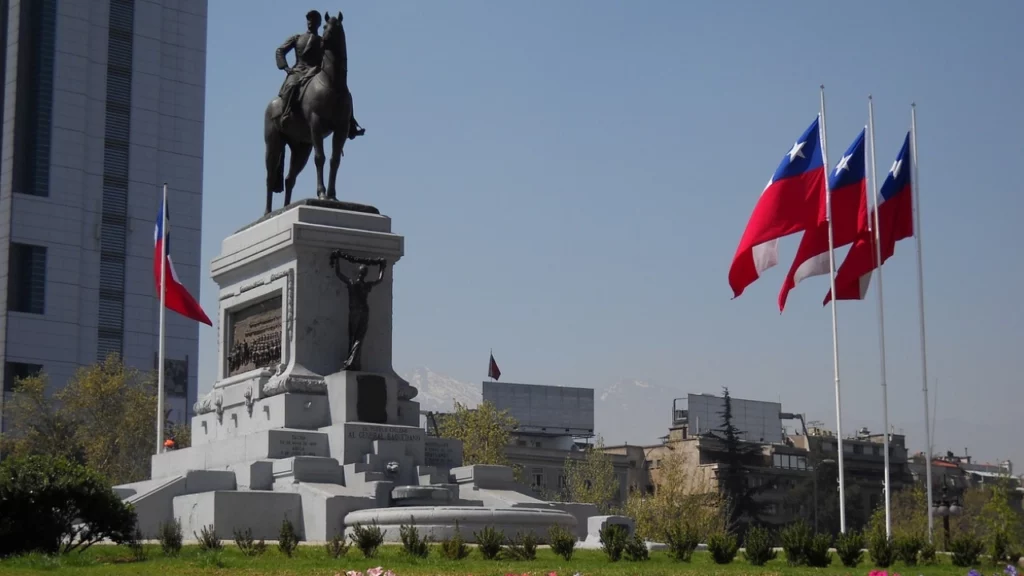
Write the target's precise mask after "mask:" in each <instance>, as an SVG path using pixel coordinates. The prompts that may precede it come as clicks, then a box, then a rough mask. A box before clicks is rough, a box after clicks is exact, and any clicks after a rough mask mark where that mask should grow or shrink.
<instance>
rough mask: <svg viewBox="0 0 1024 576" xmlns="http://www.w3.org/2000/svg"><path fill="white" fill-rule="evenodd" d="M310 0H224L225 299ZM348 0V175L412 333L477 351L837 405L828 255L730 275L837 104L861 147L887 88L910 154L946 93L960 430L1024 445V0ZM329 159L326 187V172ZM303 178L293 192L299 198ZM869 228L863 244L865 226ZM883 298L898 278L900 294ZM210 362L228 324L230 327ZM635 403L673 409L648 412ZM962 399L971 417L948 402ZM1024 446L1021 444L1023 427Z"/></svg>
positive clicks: (213, 189)
mask: <svg viewBox="0 0 1024 576" xmlns="http://www.w3.org/2000/svg"><path fill="white" fill-rule="evenodd" d="M282 5H285V7H284V8H282V7H281V6H282ZM311 7H314V6H313V5H312V4H309V3H301V2H283V1H281V0H276V1H270V0H250V1H249V2H245V3H239V2H226V1H223V0H212V1H211V2H210V7H209V30H208V34H209V42H208V64H207V102H206V143H205V158H206V159H205V182H204V217H203V256H202V258H203V265H204V269H203V277H204V278H205V280H204V281H203V285H202V304H203V306H204V307H205V308H206V310H208V311H210V313H211V315H212V314H213V312H215V311H216V309H217V291H216V286H215V284H214V283H213V282H212V281H211V280H209V262H210V260H211V259H212V258H213V257H214V256H216V255H217V253H218V252H219V250H220V242H221V240H222V239H223V238H224V237H225V236H227V235H228V234H230V233H231V232H233V231H234V230H236V229H237V228H239V227H240V226H242V225H244V224H246V223H248V222H250V221H251V220H253V219H255V218H257V217H259V216H261V215H262V212H263V203H264V189H265V188H264V179H265V174H264V168H263V152H264V150H263V139H262V126H263V121H262V117H263V110H264V108H265V106H266V104H267V102H268V101H269V99H270V98H271V97H273V96H274V95H275V94H276V92H277V90H278V88H279V86H280V84H281V81H282V78H283V74H282V73H281V72H278V71H277V70H276V67H275V65H274V49H275V48H276V47H277V46H278V45H279V44H280V43H281V42H283V41H284V40H285V39H286V38H287V37H288V36H289V35H291V34H294V33H298V32H300V31H302V30H303V28H304V17H303V16H304V14H305V12H306V10H307V9H309V8H311ZM316 8H318V9H320V10H323V9H329V10H330V11H332V12H334V11H336V10H339V9H340V10H343V11H344V14H345V25H346V31H347V34H348V47H349V64H350V74H349V83H350V86H351V88H352V91H353V94H354V98H355V109H356V113H357V117H358V119H359V121H360V122H361V123H362V124H363V126H364V127H366V128H367V135H366V136H365V137H363V138H360V139H358V140H355V141H354V142H351V143H349V145H348V146H347V148H346V156H345V158H344V159H343V161H342V166H341V174H340V176H339V182H340V191H339V195H340V196H341V197H342V198H343V199H347V200H353V201H357V202H365V203H370V204H374V205H376V206H378V207H379V208H381V210H382V211H383V212H384V213H386V214H388V215H389V216H391V217H392V219H393V225H394V230H395V231H396V232H397V233H400V234H403V235H404V236H405V237H406V255H405V257H404V258H403V259H402V260H401V261H400V262H399V263H398V265H397V266H396V268H395V291H394V299H395V304H394V313H395V317H394V334H395V336H394V357H395V367H396V369H398V370H399V371H403V370H407V369H410V368H413V367H416V366H421V365H426V366H429V367H431V368H432V369H433V370H435V371H438V372H442V373H445V374H448V375H450V376H453V377H455V378H459V379H462V380H471V381H480V380H481V379H483V378H484V377H485V376H486V368H487V354H488V350H489V348H492V347H493V349H494V353H495V356H496V358H497V360H498V362H499V364H500V366H501V369H502V372H503V380H504V379H508V380H510V381H516V382H530V383H543V384H562V385H570V386H588V387H598V388H600V387H604V386H607V385H608V384H611V383H612V382H615V381H617V380H619V379H622V378H639V379H644V380H650V381H653V382H656V383H658V384H659V385H661V386H667V387H671V388H674V389H677V390H678V391H679V392H680V393H685V392H719V391H720V390H721V387H722V386H729V388H730V389H731V391H732V392H733V394H734V395H736V396H741V397H746V398H756V399H765V400H778V399H780V398H781V400H782V402H783V405H784V408H785V409H787V410H792V411H796V412H806V413H807V414H808V417H809V418H811V419H820V420H823V421H825V422H826V423H827V424H828V425H829V426H830V427H831V426H833V425H834V422H835V408H834V396H833V384H832V357H831V346H832V342H831V337H830V315H829V313H828V309H827V308H823V307H822V306H821V300H822V297H823V296H824V295H825V293H826V291H827V284H828V280H827V277H825V276H821V277H816V278H812V279H810V280H807V281H805V282H804V283H802V284H800V285H799V286H798V287H797V288H796V289H795V290H794V291H793V292H792V294H791V295H790V300H789V304H788V307H787V310H786V313H785V314H784V315H781V316H780V315H779V313H778V308H777V306H776V303H775V299H776V295H777V293H778V290H779V287H780V285H781V283H782V280H783V277H784V275H785V269H786V268H787V267H788V264H789V261H790V259H791V258H792V256H793V254H794V252H795V249H796V242H797V238H796V237H792V238H789V239H787V240H786V241H784V242H783V245H782V248H781V256H780V259H781V262H780V265H779V266H778V267H776V268H774V269H772V270H771V271H769V272H768V274H767V276H766V277H764V278H762V279H761V280H759V281H758V282H757V283H756V284H754V285H753V286H751V287H750V288H749V289H748V290H747V292H746V293H744V294H743V296H741V297H740V298H739V299H737V300H731V299H730V298H731V291H730V289H729V286H728V283H727V270H728V267H729V263H730V260H731V258H732V255H733V252H734V250H735V249H736V244H737V242H738V241H739V238H740V234H741V233H742V231H743V227H744V225H745V223H746V221H747V218H748V216H749V214H750V211H751V209H752V208H753V206H754V202H755V200H756V198H757V196H758V194H759V193H760V192H761V190H762V188H763V187H764V185H765V183H766V182H767V181H768V178H769V177H770V176H771V174H772V172H773V171H774V170H775V167H776V166H777V164H778V162H779V160H780V159H781V157H782V155H783V154H784V153H785V152H786V151H787V150H789V148H790V146H791V145H792V144H793V141H794V140H795V139H796V138H797V137H798V136H799V135H800V134H801V132H802V131H803V130H804V129H805V128H806V127H807V125H808V124H809V123H810V122H811V120H813V118H814V115H815V114H816V113H817V111H818V85H819V84H822V83H823V84H825V85H826V90H827V92H826V94H827V104H828V108H827V128H828V142H829V151H830V153H831V160H832V162H833V163H834V162H835V161H836V160H837V158H838V155H839V154H840V153H841V152H842V150H844V149H845V148H846V147H847V146H848V145H849V143H850V142H851V141H852V139H853V138H854V137H855V136H856V134H857V132H858V131H859V130H860V129H861V128H862V127H863V126H864V124H865V123H866V121H867V100H866V97H867V95H868V94H869V93H872V94H874V97H875V103H876V105H875V121H876V127H877V133H878V143H877V145H878V165H879V171H880V173H881V174H880V176H884V174H885V171H886V170H887V169H888V167H889V165H890V164H891V163H892V160H893V159H894V158H895V155H896V153H897V151H898V149H899V146H900V144H901V143H902V139H903V136H904V134H905V133H906V131H907V129H908V127H909V120H910V108H909V104H910V102H911V101H916V102H917V103H918V125H919V126H918V127H919V149H920V180H921V192H922V198H923V201H922V204H923V230H924V242H925V246H924V250H925V290H926V303H927V313H928V316H927V322H928V345H929V364H930V374H931V375H932V376H934V377H935V378H936V379H937V380H938V382H939V398H938V401H939V407H938V411H939V414H940V418H946V419H954V420H955V421H957V422H959V423H960V424H950V425H949V427H951V428H953V429H949V430H945V431H943V430H940V431H939V445H938V446H937V447H938V448H940V449H942V450H944V449H946V448H947V447H948V448H950V449H953V450H956V451H957V452H961V451H962V448H963V444H961V442H960V439H959V438H958V436H959V434H961V432H959V431H958V430H957V429H955V428H956V427H957V426H960V427H964V426H971V427H974V426H977V427H978V429H982V428H984V429H986V430H991V431H992V433H993V434H994V433H1000V434H1004V435H1006V437H1004V438H1003V439H1002V440H1001V442H1000V443H999V444H998V447H990V448H985V447H983V446H977V445H973V446H971V449H972V452H975V453H982V454H984V455H986V456H988V457H991V458H995V457H1006V456H1010V457H1016V459H1017V460H1022V459H1024V449H1022V448H1020V447H1017V446H1015V444H1014V443H1013V442H1012V441H1007V440H1008V439H1009V436H1010V435H1011V434H1012V435H1016V436H1019V430H1018V427H1019V422H1020V417H1019V416H1018V413H1019V410H1020V407H1021V406H1024V402H1022V400H1024V392H1022V388H1021V377H1020V374H1021V364H1022V358H1024V354H1022V353H1021V344H1022V342H1024V339H1022V336H1024V318H1022V313H1021V305H1020V300H1019V298H1018V296H1017V292H1018V291H1019V289H1020V286H1021V284H1022V280H1024V271H1022V268H1021V266H1020V264H1019V263H1018V260H1019V257H1018V253H1019V244H1020V240H1019V239H1018V236H1017V234H1016V232H1017V231H1019V230H1020V228H1021V224H1020V218H1021V214H1024V199H1022V197H1021V194H1020V188H1019V184H1015V182H1019V181H1020V179H1019V177H1018V170H1017V168H1018V167H1019V166H1020V165H1021V159H1020V158H1021V152H1022V149H1021V144H1020V134H1021V133H1022V132H1024V111H1022V107H1021V104H1020V102H1021V96H1022V94H1024V79H1022V78H1024V76H1022V74H1021V71H1022V70H1024V62H1022V55H1024V36H1022V35H1021V34H1020V31H1019V26H1020V23H1021V22H1024V4H1021V3H1020V2H1015V1H1012V0H1004V1H987V2H977V3H971V4H968V3H964V2H953V1H948V0H947V1H936V2H865V3H862V4H851V3H830V2H757V1H743V2H709V1H701V2H696V1H695V2H675V1H668V0H665V1H657V2H655V1H650V2H626V1H620V2H611V1H603V0H602V1H584V0H565V1H560V2H543V1H539V0H529V1H518V2H480V1H477V0H458V1H456V0H450V1H443V2H440V1H439V2H421V1H418V0H401V1H399V0H393V1H389V2H344V3H338V2H335V1H331V2H324V3H323V4H322V5H321V6H316ZM314 175H315V171H314V169H313V164H312V161H310V164H309V166H308V167H307V169H306V171H305V172H304V173H303V174H302V176H301V178H300V180H299V183H298V186H297V190H296V192H297V196H298V197H307V196H311V195H313V194H314V193H315V180H314ZM275 201H276V202H278V203H279V202H280V201H281V197H280V196H278V197H277V198H275ZM840 256H841V253H840ZM916 294H917V287H916V269H915V258H914V244H913V241H911V240H906V241H903V242H902V243H900V244H899V245H898V246H897V249H896V255H895V256H894V257H893V258H892V259H891V260H890V261H889V262H887V263H886V267H885V302H886V327H887V339H888V352H889V363H888V366H889V384H890V406H891V421H892V424H893V425H894V426H896V427H897V428H904V429H905V430H906V432H907V434H908V435H910V436H911V443H912V444H914V445H915V446H916V447H918V448H920V447H922V446H923V429H922V428H921V420H922V418H923V415H922V413H923V411H922V408H921V392H920V388H921V378H920V367H919V355H918V354H919V353H918V349H919V348H918V346H919V344H918V342H919V340H918V323H917V299H916ZM871 298H874V293H872V296H871ZM839 323H840V353H841V376H842V383H843V393H844V398H843V404H844V428H845V429H846V431H852V430H853V428H854V427H855V426H858V427H859V426H862V425H867V426H870V427H873V428H874V429H878V428H880V426H881V417H880V415H879V409H880V397H881V396H880V388H879V376H878V340H877V319H876V312H875V302H874V301H873V300H868V301H865V302H859V303H857V302H843V303H841V304H840V310H839ZM201 350H202V352H201V354H200V391H201V392H205V391H206V390H208V389H209V387H210V385H211V382H212V379H213V377H214V371H215V370H214V367H215V355H216V331H215V329H212V328H207V327H203V328H202V329H201ZM624 417H625V418H649V417H659V418H660V417H662V415H661V414H658V415H656V416H653V415H641V414H628V415H624ZM940 425H941V426H945V424H942V423H941V422H940ZM1014 450H1016V452H1014Z"/></svg>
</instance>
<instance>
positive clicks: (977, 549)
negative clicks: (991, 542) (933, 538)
mask: <svg viewBox="0 0 1024 576" xmlns="http://www.w3.org/2000/svg"><path fill="white" fill-rule="evenodd" d="M984 549H985V545H984V544H982V542H981V540H980V539H978V537H977V536H975V535H973V534H970V533H962V534H960V535H959V536H957V537H956V538H953V541H952V542H950V543H949V550H950V552H952V553H953V566H959V567H961V568H967V567H969V566H973V565H975V564H977V563H978V556H980V555H981V551H982V550H984Z"/></svg>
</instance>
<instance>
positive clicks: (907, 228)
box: [824, 133, 914, 304]
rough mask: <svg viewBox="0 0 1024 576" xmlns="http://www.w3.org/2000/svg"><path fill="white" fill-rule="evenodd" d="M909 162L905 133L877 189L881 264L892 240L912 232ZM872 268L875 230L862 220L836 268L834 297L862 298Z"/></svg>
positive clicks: (828, 296) (828, 297) (827, 298)
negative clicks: (887, 172) (869, 228)
mask: <svg viewBox="0 0 1024 576" xmlns="http://www.w3.org/2000/svg"><path fill="white" fill-rule="evenodd" d="M912 162H913V161H912V159H911V157H910V133H907V137H906V138H904V139H903V147H902V148H900V153H899V155H897V156H896V161H895V162H893V164H892V168H890V169H889V175H888V176H886V178H885V182H883V183H882V190H881V192H880V193H879V196H880V198H879V199H878V202H879V204H878V235H879V246H880V247H881V252H882V264H884V263H885V261H886V260H888V259H889V257H890V256H892V255H893V253H895V252H896V242H899V241H900V240H903V239H904V238H910V237H912V236H913V235H914V194H913V191H912V189H911V188H912V186H911V184H912V182H911V173H912V172H913V166H912ZM872 224H873V222H872ZM872 228H873V226H872ZM875 268H876V262H875V233H874V232H873V231H871V230H868V229H867V226H866V222H865V226H864V227H863V229H862V230H861V232H860V235H859V237H858V239H857V241H856V242H855V243H854V244H853V246H852V247H851V248H850V252H849V253H848V254H847V255H846V258H845V259H844V260H843V264H842V266H840V267H839V271H838V272H836V300H863V299H864V296H865V294H866V293H867V290H868V284H869V282H870V281H871V272H872V271H873V270H874V269H875ZM831 299H832V293H831V292H829V293H828V294H826V295H825V302H824V303H825V304H828V303H829V301H830V300H831Z"/></svg>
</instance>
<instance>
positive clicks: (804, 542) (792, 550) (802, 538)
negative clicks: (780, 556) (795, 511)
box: [779, 521, 814, 566]
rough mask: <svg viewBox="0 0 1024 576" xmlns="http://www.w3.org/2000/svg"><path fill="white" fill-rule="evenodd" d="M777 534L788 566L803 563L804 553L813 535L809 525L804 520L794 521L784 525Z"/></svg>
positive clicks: (804, 559)
mask: <svg viewBox="0 0 1024 576" xmlns="http://www.w3.org/2000/svg"><path fill="white" fill-rule="evenodd" d="M779 536H780V539H781V540H782V550H783V551H784V552H785V553H786V562H788V563H789V565H790V566H799V565H801V564H803V563H805V562H806V558H805V554H806V553H807V548H808V547H810V545H811V538H812V537H813V536H814V534H813V532H811V527H810V526H808V525H807V523H806V522H803V521H800V522H796V523H794V524H790V525H789V526H786V528H784V529H783V530H782V533H781V534H780V535H779Z"/></svg>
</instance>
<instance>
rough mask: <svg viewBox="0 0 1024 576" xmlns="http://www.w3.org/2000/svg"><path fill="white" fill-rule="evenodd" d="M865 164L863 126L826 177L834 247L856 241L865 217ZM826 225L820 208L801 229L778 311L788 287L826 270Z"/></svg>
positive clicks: (788, 289)
mask: <svg viewBox="0 0 1024 576" xmlns="http://www.w3.org/2000/svg"><path fill="white" fill-rule="evenodd" d="M865 164H866V162H865V156H864V130H861V131H860V134H858V135H857V138H855V139H854V141H853V144H850V147H849V148H848V149H847V150H846V153H844V154H843V157H842V158H840V159H839V162H838V163H837V164H836V167H835V169H834V170H832V174H831V175H830V176H829V178H828V184H829V186H828V189H829V194H831V197H832V245H833V247H834V248H839V247H840V246H846V245H847V244H852V243H853V242H855V241H856V240H857V238H858V235H859V234H860V230H861V228H862V226H863V224H864V223H865V222H866V221H867V212H868V208H867V198H866V196H865V194H864V192H865V189H866V180H867V179H866V177H865V170H864V167H865ZM828 228H829V222H828V220H827V219H826V218H825V213H824V212H823V213H822V214H821V220H820V221H819V223H818V225H817V226H816V227H814V228H810V229H808V230H806V231H805V232H804V235H803V237H802V238H801V239H800V247H799V248H797V251H796V258H794V259H793V264H792V265H791V266H790V268H789V274H788V275H787V276H786V280H785V282H784V283H783V284H782V290H781V291H780V292H779V312H781V311H782V310H783V309H784V308H785V307H786V299H787V297H788V296H789V291H790V290H792V289H793V288H795V287H796V285H797V283H799V282H800V281H801V280H804V279H805V278H809V277H811V276H818V275H821V274H828V273H829V253H828Z"/></svg>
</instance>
